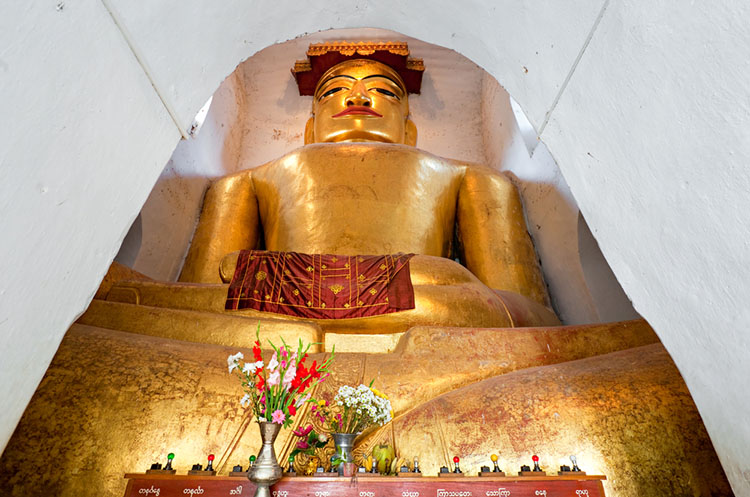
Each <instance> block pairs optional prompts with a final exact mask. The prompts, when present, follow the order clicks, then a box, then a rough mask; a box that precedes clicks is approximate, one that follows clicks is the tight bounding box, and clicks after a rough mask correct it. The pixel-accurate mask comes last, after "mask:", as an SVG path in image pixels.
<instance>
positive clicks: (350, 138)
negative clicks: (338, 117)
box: [316, 130, 405, 143]
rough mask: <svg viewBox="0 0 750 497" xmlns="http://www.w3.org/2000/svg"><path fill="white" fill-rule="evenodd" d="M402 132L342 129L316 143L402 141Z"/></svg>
mask: <svg viewBox="0 0 750 497" xmlns="http://www.w3.org/2000/svg"><path fill="white" fill-rule="evenodd" d="M404 141H405V140H404V136H403V134H402V135H401V136H398V137H394V136H393V134H391V133H379V132H377V131H365V130H343V131H340V132H336V133H330V134H328V135H327V136H325V137H323V139H321V140H316V142H318V143H352V142H378V143H404Z"/></svg>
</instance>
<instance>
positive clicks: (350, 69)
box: [305, 59, 416, 145]
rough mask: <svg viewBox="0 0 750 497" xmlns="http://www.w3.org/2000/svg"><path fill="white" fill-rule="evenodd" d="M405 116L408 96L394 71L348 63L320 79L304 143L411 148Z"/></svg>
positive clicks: (378, 65) (367, 62) (359, 62)
mask: <svg viewBox="0 0 750 497" xmlns="http://www.w3.org/2000/svg"><path fill="white" fill-rule="evenodd" d="M408 116H409V101H408V96H407V92H406V90H405V85H404V83H403V81H402V79H401V77H400V76H399V75H398V73H397V72H396V71H394V70H393V69H391V68H390V67H388V66H386V65H385V64H381V63H380V62H376V61H372V60H365V59H353V60H348V61H345V62H342V63H340V64H338V65H335V66H334V67H332V68H331V69H329V70H328V71H327V72H326V73H325V74H323V76H322V77H321V78H320V82H319V83H318V86H317V88H316V90H315V95H314V96H313V118H312V119H311V122H310V123H308V129H307V130H306V132H305V135H306V136H305V141H306V143H322V142H348V141H378V142H385V143H406V144H411V145H413V144H414V142H416V128H414V125H413V124H412V123H411V121H409V120H408ZM412 135H413V138H412Z"/></svg>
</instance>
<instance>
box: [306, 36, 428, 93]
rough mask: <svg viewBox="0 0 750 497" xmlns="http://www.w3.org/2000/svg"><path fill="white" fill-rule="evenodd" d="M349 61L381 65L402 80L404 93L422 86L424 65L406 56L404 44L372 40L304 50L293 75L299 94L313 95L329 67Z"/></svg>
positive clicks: (319, 44)
mask: <svg viewBox="0 0 750 497" xmlns="http://www.w3.org/2000/svg"><path fill="white" fill-rule="evenodd" d="M349 59H369V60H375V61H378V62H381V63H383V64H385V65H387V66H389V67H391V68H392V69H393V70H394V71H396V72H397V73H398V74H399V76H401V79H403V80H404V84H405V85H406V91H407V92H409V93H419V91H420V88H421V86H422V73H423V72H424V62H423V61H422V59H413V58H411V57H409V46H408V45H407V44H406V42H391V41H374V42H365V41H360V42H347V41H337V42H328V43H313V44H311V45H310V47H309V48H308V50H307V60H298V61H297V62H295V63H294V68H293V69H292V74H293V75H294V79H295V80H296V81H297V85H298V86H299V94H300V95H312V94H314V93H315V87H316V86H317V84H318V81H319V80H320V77H321V76H322V75H323V74H324V73H325V72H326V71H327V70H328V69H330V68H331V67H333V66H335V65H336V64H339V63H341V62H344V61H345V60H349Z"/></svg>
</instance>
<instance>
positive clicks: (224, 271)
mask: <svg viewBox="0 0 750 497" xmlns="http://www.w3.org/2000/svg"><path fill="white" fill-rule="evenodd" d="M239 256H240V251H239V250H237V251H236V252H230V253H228V254H227V255H225V256H224V257H222V259H221V263H220V264H219V275H220V276H221V281H223V282H224V283H229V282H230V281H232V276H234V270H235V268H236V267H237V259H238V258H239Z"/></svg>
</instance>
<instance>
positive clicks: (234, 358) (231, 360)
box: [227, 352, 245, 373]
mask: <svg viewBox="0 0 750 497" xmlns="http://www.w3.org/2000/svg"><path fill="white" fill-rule="evenodd" d="M244 358H245V356H244V355H243V354H242V352H237V353H236V354H234V355H230V356H229V357H227V367H228V368H229V372H230V373H231V372H232V371H234V369H235V368H236V367H238V366H239V365H238V364H237V362H238V361H239V360H240V359H244Z"/></svg>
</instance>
